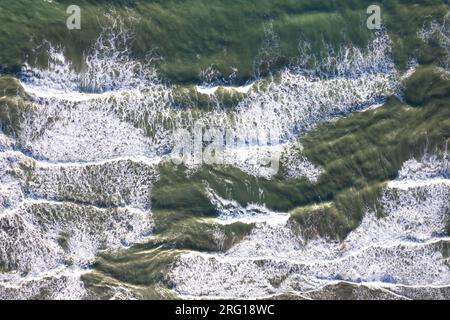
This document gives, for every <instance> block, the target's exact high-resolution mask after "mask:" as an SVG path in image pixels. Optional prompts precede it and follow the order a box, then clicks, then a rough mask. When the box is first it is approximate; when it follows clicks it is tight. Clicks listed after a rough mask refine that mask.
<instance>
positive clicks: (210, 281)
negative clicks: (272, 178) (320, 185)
mask: <svg viewBox="0 0 450 320" xmlns="http://www.w3.org/2000/svg"><path fill="white" fill-rule="evenodd" d="M448 174H449V171H448V162H447V159H446V158H445V159H444V160H442V159H441V160H438V159H437V158H436V157H432V158H429V159H423V160H422V161H421V162H417V161H416V160H410V161H408V162H406V163H405V165H404V166H403V168H402V170H401V171H400V174H399V178H398V179H397V180H395V181H393V182H392V183H389V184H388V185H387V186H386V187H385V189H384V192H383V195H382V197H381V199H380V203H381V204H382V207H383V210H384V212H385V214H384V216H383V217H377V215H376V214H375V213H374V212H367V213H366V215H365V217H364V219H363V221H362V223H361V224H360V226H359V227H358V228H357V229H355V230H354V231H352V232H351V233H350V234H349V235H348V236H347V238H346V239H345V240H344V241H343V242H342V243H341V242H334V241H330V240H327V239H323V238H317V239H314V240H310V241H306V240H305V239H303V238H302V236H301V235H300V234H301V232H298V231H296V228H294V227H293V225H292V223H291V222H290V221H288V222H286V223H282V224H273V223H269V221H270V220H271V218H270V215H267V219H268V220H267V221H266V222H258V223H257V224H256V227H255V228H254V229H253V231H252V232H251V234H250V235H249V236H247V237H246V238H244V240H243V241H242V242H240V243H238V244H236V245H235V246H234V247H232V248H231V249H230V250H228V251H227V252H225V253H212V254H206V253H198V252H190V253H187V254H184V255H181V256H180V257H179V258H178V259H177V260H176V261H175V263H174V264H173V269H172V272H171V278H172V280H173V281H174V283H175V290H176V291H177V292H179V293H180V294H181V295H182V296H184V297H205V298H217V297H240V298H250V297H253V298H254V297H268V296H274V295H279V294H289V293H295V294H298V295H300V296H303V297H305V296H306V297H307V296H309V295H311V294H312V292H314V293H315V295H314V296H315V297H316V298H320V297H321V296H320V294H319V292H325V291H326V290H330V287H332V286H337V284H339V283H348V284H358V283H359V284H363V285H364V286H366V287H370V286H371V285H376V286H377V287H378V288H384V289H386V290H387V291H389V292H391V293H392V292H399V294H400V292H402V294H405V295H406V296H407V295H408V294H407V293H406V292H408V290H409V291H412V290H413V289H412V287H415V288H418V287H423V289H424V290H423V292H424V296H425V297H426V296H427V293H426V292H427V291H433V288H434V287H436V288H438V287H439V288H440V287H448V286H450V266H449V258H448V245H449V241H450V239H449V238H447V237H446V236H445V234H446V232H445V223H446V221H448V219H449V216H448V213H449V211H450V201H449V199H450V180H449V179H448ZM437 178H439V179H440V180H439V181H438V182H437V181H435V179H437ZM419 181H420V182H421V183H420V184H418V182H419ZM408 288H410V289H408ZM436 290H437V289H436ZM416 294H417V293H416ZM391 295H395V294H393V293H392V294H391ZM412 296H414V295H412ZM323 297H324V296H322V298H323Z"/></svg>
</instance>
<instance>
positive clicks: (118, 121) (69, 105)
mask: <svg viewBox="0 0 450 320" xmlns="http://www.w3.org/2000/svg"><path fill="white" fill-rule="evenodd" d="M128 40H129V37H128V35H127V33H126V32H124V31H122V32H114V33H112V32H105V34H103V35H102V36H101V37H100V38H99V39H98V41H97V42H96V44H95V45H94V46H93V48H92V50H91V51H90V52H88V53H87V54H86V57H85V62H86V64H85V68H84V69H83V70H81V71H75V68H74V67H73V66H72V65H71V63H70V62H69V61H67V60H66V58H65V57H64V55H63V53H62V49H60V48H50V49H49V52H50V57H51V59H50V61H49V66H48V68H47V69H36V68H32V67H30V66H28V65H26V66H24V68H23V70H22V73H21V74H22V76H21V79H20V85H21V86H22V87H23V89H24V92H25V95H26V97H25V98H24V99H25V100H26V102H27V105H28V108H27V109H26V111H25V113H24V114H23V116H22V122H21V125H20V130H19V131H18V132H17V133H16V134H15V135H14V136H7V135H6V134H3V133H0V182H1V184H0V272H1V273H0V298H13V297H15V298H17V297H19V298H24V299H27V298H33V297H40V296H42V297H44V298H55V299H75V298H96V296H95V293H92V292H91V291H89V290H88V289H87V288H86V283H85V281H83V276H84V275H87V274H89V273H91V272H92V270H91V269H92V267H93V265H94V262H95V260H96V257H97V255H98V254H99V252H108V253H114V252H120V251H126V250H129V249H130V247H131V246H133V245H135V244H138V243H141V244H145V243H146V242H147V241H149V239H152V240H154V238H155V236H154V235H153V231H154V225H155V221H154V219H155V217H153V214H152V203H151V198H152V189H153V187H154V184H155V183H156V182H157V181H159V179H160V174H161V173H160V166H161V165H163V164H165V163H168V162H170V161H172V160H173V159H172V158H174V157H176V155H174V153H173V152H172V150H173V149H174V147H175V145H176V143H177V142H178V141H179V139H180V137H179V136H177V134H175V132H177V130H179V129H184V130H187V131H188V132H192V130H194V128H195V126H202V127H208V128H222V129H223V130H230V131H232V132H234V134H235V138H236V140H240V141H241V144H237V145H234V144H232V145H231V146H227V147H226V148H225V150H224V156H225V158H226V159H232V164H233V166H234V167H236V168H239V169H241V170H242V171H243V172H246V173H248V174H250V175H253V176H257V177H263V178H267V179H271V178H272V177H273V175H274V172H272V171H271V170H268V168H267V166H262V165H261V161H259V160H260V159H262V158H266V157H270V156H273V155H274V154H275V155H276V156H277V157H279V158H280V159H281V161H282V163H283V165H284V167H285V168H286V172H285V173H284V174H285V175H286V176H287V177H289V178H298V177H305V178H306V179H308V180H309V181H310V182H311V183H316V182H317V180H318V179H319V177H320V175H321V174H322V169H321V168H320V166H318V165H316V164H314V163H312V162H311V161H310V160H308V159H307V158H306V157H305V156H304V155H303V153H302V146H301V145H299V144H298V143H297V140H296V138H297V137H299V136H302V135H304V134H305V133H306V132H308V131H310V130H312V129H314V128H315V127H316V126H317V125H318V124H320V123H323V122H327V121H332V120H334V119H335V118H337V117H342V116H345V115H348V114H350V113H352V112H356V111H364V110H367V109H370V108H373V107H377V106H380V105H383V103H384V101H385V100H386V98H387V97H389V96H392V95H396V94H400V90H401V85H400V81H401V79H402V77H403V78H404V77H405V75H402V74H401V73H400V72H398V71H397V70H396V69H395V66H394V63H393V61H392V58H391V45H390V40H389V37H388V36H387V35H386V34H385V33H383V32H380V33H379V34H378V35H377V36H376V37H375V38H374V40H373V42H372V43H371V44H370V45H369V48H368V49H367V50H361V49H358V48H353V47H351V48H342V49H341V51H340V52H339V53H337V54H336V55H335V56H332V57H329V59H328V60H326V61H323V62H321V70H324V71H323V72H321V73H314V72H312V71H311V70H306V69H304V68H302V66H301V65H299V66H297V67H295V68H289V69H285V70H282V71H281V72H280V74H279V75H278V76H276V77H274V78H272V79H264V80H256V81H255V82H254V83H252V84H251V85H249V86H247V87H246V88H245V90H244V89H236V91H238V92H239V91H240V93H242V94H243V95H244V98H243V99H242V100H241V101H240V102H239V103H238V104H237V105H236V106H235V108H234V109H232V110H230V109H225V108H220V107H219V108H216V109H214V110H209V111H199V110H194V109H189V108H180V107H179V106H177V105H176V103H175V101H174V90H175V87H173V86H170V85H168V84H164V83H163V82H161V81H160V79H159V76H158V72H157V70H156V69H155V67H153V66H152V64H151V63H149V64H142V63H140V62H137V61H134V60H132V59H131V58H130V55H129V50H128V48H127V42H128ZM410 73H411V72H409V73H408V74H410ZM406 76H408V75H406ZM199 90H200V91H201V90H202V89H201V88H200V89H199ZM229 90H233V89H229ZM214 91H215V89H213V90H210V91H208V92H206V91H203V92H206V93H209V94H214ZM255 131H256V132H258V133H259V134H258V135H257V137H256V138H255V137H253V136H251V133H252V132H255ZM186 165H187V166H188V167H189V168H190V170H189V172H190V174H192V172H195V171H196V170H199V164H198V163H196V161H195V159H187V163H186ZM449 179H450V171H449V164H448V156H447V155H439V156H438V155H436V156H433V155H427V156H426V157H424V158H423V159H419V161H417V160H414V159H411V160H409V161H407V162H406V163H404V165H403V168H402V169H401V171H400V172H399V174H398V178H397V179H396V180H394V181H391V182H389V183H387V184H386V185H385V187H384V189H383V194H382V197H381V199H380V203H381V205H382V207H383V211H384V215H383V216H382V217H379V216H377V215H376V214H375V212H372V211H367V212H366V213H365V216H364V219H363V221H362V222H361V224H360V226H359V227H358V228H357V229H355V230H354V231H352V232H351V233H350V234H349V235H348V236H347V237H346V238H345V239H344V240H343V241H342V242H339V241H335V240H331V239H325V238H320V237H318V238H315V239H304V238H303V237H302V235H301V234H302V233H301V231H299V230H297V229H296V228H294V226H293V224H292V222H291V220H290V219H289V218H290V214H289V213H287V212H286V213H284V212H273V211H271V210H269V209H268V208H267V207H266V206H265V204H264V203H254V204H250V205H248V206H247V207H243V206H241V205H240V204H239V203H238V202H237V201H234V200H233V199H224V198H222V197H220V196H219V195H218V194H217V193H216V191H215V190H214V189H212V188H211V187H210V186H209V185H205V195H206V196H207V198H208V199H209V201H210V202H211V204H212V205H213V206H214V207H215V208H216V211H217V212H218V216H217V218H215V219H212V220H208V221H207V222H206V223H208V224H211V225H213V226H224V225H231V224H232V223H235V222H240V223H244V224H248V225H253V228H252V229H251V231H250V232H249V233H248V234H247V235H246V236H244V237H243V239H241V240H240V241H237V242H236V243H235V244H233V245H232V246H231V247H230V248H227V250H223V251H220V252H210V253H204V252H198V251H186V250H184V251H181V252H180V253H178V252H177V253H176V257H175V259H174V261H173V262H172V263H170V264H169V265H168V266H167V270H166V277H167V278H168V279H169V281H170V283H171V284H172V287H171V288H169V290H170V291H171V292H172V293H173V294H174V295H175V296H180V297H188V298H193V297H194V298H198V297H207V298H219V297H233V298H234V297H238V298H255V297H258V298H259V297H273V296H277V295H285V296H293V297H297V298H307V299H309V298H333V297H338V296H339V294H340V293H341V295H342V296H346V295H347V296H350V297H353V298H355V297H356V298H366V297H368V298H415V297H419V298H421V297H432V298H445V297H446V298H448V297H449V296H450V260H449V255H448V253H449V251H448V250H449V247H448V245H449V240H450V239H449V238H448V237H447V236H446V232H445V225H446V222H447V219H448V212H449V210H450V203H449V199H450V180H449ZM322 205H326V204H322ZM216 230H217V231H216V232H215V234H214V237H215V238H216V240H217V241H218V242H220V241H221V239H222V240H223V239H225V238H226V235H224V234H222V232H223V231H221V230H222V229H220V228H219V229H216ZM156 237H157V236H156ZM174 252H175V250H174ZM155 259H158V258H157V257H155ZM132 287H133V286H131V285H128V284H126V283H120V281H118V282H116V284H115V286H111V288H110V289H111V290H113V293H112V294H111V295H110V297H112V298H139V293H138V292H133V288H132Z"/></svg>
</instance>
